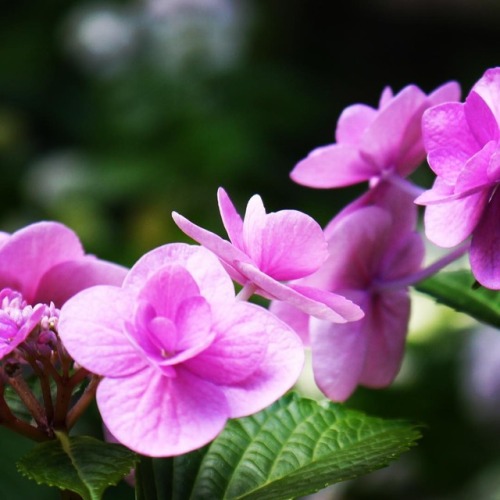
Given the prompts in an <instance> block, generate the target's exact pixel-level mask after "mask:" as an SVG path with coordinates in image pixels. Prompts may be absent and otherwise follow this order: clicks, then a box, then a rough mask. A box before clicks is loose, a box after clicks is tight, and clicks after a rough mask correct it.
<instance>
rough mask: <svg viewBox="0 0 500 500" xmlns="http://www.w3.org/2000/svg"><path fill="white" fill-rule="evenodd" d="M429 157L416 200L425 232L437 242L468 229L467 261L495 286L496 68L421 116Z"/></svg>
mask: <svg viewBox="0 0 500 500" xmlns="http://www.w3.org/2000/svg"><path fill="white" fill-rule="evenodd" d="M423 133H424V142H425V148H426V150H427V152H428V156H427V159H428V162H429V165H430V167H431V168H432V170H434V172H435V173H436V174H437V177H436V180H435V182H434V185H433V187H432V189H430V190H429V191H426V192H425V193H424V194H422V195H421V196H420V197H419V198H418V199H417V200H416V202H417V203H420V204H422V205H427V207H426V210H425V232H426V235H427V237H428V238H429V239H430V240H431V241H432V242H434V243H436V244H437V245H440V246H442V247H452V246H455V245H457V244H459V243H461V242H462V241H464V240H465V239H467V238H468V237H469V236H470V235H472V241H471V248H470V263H471V268H472V272H473V273H474V276H475V277H476V279H477V280H478V281H479V283H481V284H482V285H484V286H486V287H488V288H493V289H500V253H499V252H498V248H499V245H498V243H499V241H500V225H499V224H498V217H499V214H500V197H499V196H498V195H497V187H498V182H499V181H500V143H499V139H500V68H493V69H490V70H488V71H486V73H485V74H484V75H483V77H482V78H481V79H480V80H479V81H478V82H477V83H476V84H475V85H474V86H473V88H472V90H471V92H470V93H469V95H468V96H467V98H466V100H465V102H464V103H454V102H450V103H445V104H441V105H439V106H436V107H434V108H431V109H429V110H428V111H427V112H426V113H425V114H424V117H423Z"/></svg>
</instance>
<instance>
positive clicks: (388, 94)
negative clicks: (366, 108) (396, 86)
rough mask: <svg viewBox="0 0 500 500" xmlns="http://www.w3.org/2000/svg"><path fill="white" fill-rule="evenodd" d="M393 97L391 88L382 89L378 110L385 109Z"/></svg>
mask: <svg viewBox="0 0 500 500" xmlns="http://www.w3.org/2000/svg"><path fill="white" fill-rule="evenodd" d="M393 97H394V93H393V91H392V89H391V87H384V90H382V94H380V99H379V101H378V108H379V109H382V108H385V107H386V106H387V105H388V104H389V103H390V102H391V100H392V98H393Z"/></svg>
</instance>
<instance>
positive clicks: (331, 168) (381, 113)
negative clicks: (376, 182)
mask: <svg viewBox="0 0 500 500" xmlns="http://www.w3.org/2000/svg"><path fill="white" fill-rule="evenodd" d="M459 97H460V88H459V86H458V84H457V83H455V82H450V83H447V84H445V85H443V86H441V87H439V88H437V89H436V90H435V91H434V92H432V93H431V94H429V95H428V96H427V95H426V94H425V93H424V92H422V90H420V89H419V88H418V87H416V86H415V85H409V86H407V87H405V88H404V89H403V90H401V92H399V93H398V94H396V95H395V96H394V95H393V93H392V91H391V89H390V88H388V87H387V88H385V89H384V91H383V92H382V95H381V97H380V102H379V107H378V109H375V108H372V107H370V106H367V105H365V104H354V105H352V106H349V107H348V108H346V109H345V110H344V111H343V112H342V114H341V115H340V118H339V121H338V123H337V130H336V133H335V136H336V143H335V144H330V145H327V146H324V147H320V148H317V149H315V150H313V151H312V152H311V153H310V154H309V156H307V157H306V158H305V159H303V160H302V161H300V162H299V163H298V164H297V165H296V166H295V168H294V169H293V171H292V173H291V174H290V176H291V178H292V179H293V180H294V181H295V182H297V183H299V184H303V185H305V186H310V187H315V188H335V187H342V186H349V185H351V184H356V183H358V182H363V181H367V180H371V179H380V178H384V177H387V176H390V175H398V176H401V177H406V176H407V175H409V174H411V173H412V172H413V171H414V170H415V168H416V167H417V166H418V165H419V164H420V163H421V162H422V161H423V159H424V157H425V151H424V147H423V144H422V134H421V118H422V113H423V112H424V111H425V110H426V109H427V108H429V107H430V106H433V105H435V104H438V103H441V102H445V101H454V100H458V99H459Z"/></svg>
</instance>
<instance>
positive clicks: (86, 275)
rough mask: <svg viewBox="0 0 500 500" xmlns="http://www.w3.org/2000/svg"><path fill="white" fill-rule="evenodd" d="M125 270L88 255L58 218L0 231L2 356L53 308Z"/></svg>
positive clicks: (116, 279) (121, 275)
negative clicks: (13, 230) (12, 231)
mask: <svg viewBox="0 0 500 500" xmlns="http://www.w3.org/2000/svg"><path fill="white" fill-rule="evenodd" d="M125 274H126V269H125V268H123V267H121V266H118V265H116V264H112V263H110V262H105V261H102V260H98V259H96V258H95V257H93V256H90V255H86V254H85V253H84V251H83V248H82V245H81V243H80V241H79V239H78V237H77V236H76V234H75V233H74V232H73V231H71V230H70V229H69V228H67V227H66V226H64V225H62V224H59V223H57V222H39V223H36V224H31V225H29V226H26V227H24V228H23V229H20V230H19V231H16V232H15V233H13V234H11V235H10V234H7V233H3V232H2V233H0V342H1V344H2V345H1V346H0V359H1V358H2V357H4V356H5V355H7V354H8V353H10V352H12V351H13V350H14V349H15V348H16V347H17V346H18V345H19V344H20V343H21V342H23V341H24V340H25V339H26V337H27V336H28V335H29V333H30V332H31V331H32V330H33V329H34V328H35V327H36V326H37V325H38V324H39V322H41V321H42V320H43V318H44V317H45V316H47V317H48V316H50V314H51V311H52V312H53V310H55V306H58V307H59V306H61V305H62V304H63V303H64V302H65V301H66V300H67V299H68V298H69V297H71V296H72V295H74V294H75V293H76V292H78V291H80V290H82V289H84V288H86V287H88V286H91V285H95V284H98V283H108V284H116V285H119V284H120V283H121V282H122V281H123V278H124V277H125ZM40 326H41V330H42V331H43V330H47V331H48V330H49V328H44V326H43V325H40ZM42 341H43V342H45V340H44V339H42Z"/></svg>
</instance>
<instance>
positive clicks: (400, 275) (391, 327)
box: [271, 182, 424, 401]
mask: <svg viewBox="0 0 500 500" xmlns="http://www.w3.org/2000/svg"><path fill="white" fill-rule="evenodd" d="M416 219H417V214H416V207H415V206H414V205H413V199H412V197H411V196H410V195H409V194H407V193H406V192H404V191H401V190H399V189H398V188H396V187H395V186H393V185H391V184H389V183H385V182H382V183H380V184H378V185H377V186H376V187H375V188H374V189H372V190H371V191H370V192H369V193H368V194H367V195H365V196H364V197H362V198H361V199H360V200H358V201H356V202H355V203H354V204H353V206H351V207H347V208H346V209H345V210H344V211H343V212H341V213H340V214H339V215H338V216H337V217H336V218H335V219H333V220H332V222H331V223H330V224H329V226H328V227H327V228H326V229H325V234H326V235H327V238H328V242H329V247H328V248H329V253H330V255H329V257H328V259H327V260H326V262H325V263H324V264H323V265H322V267H321V268H320V269H319V270H318V271H317V272H316V273H314V274H313V275H312V276H310V277H308V278H305V279H303V280H299V282H297V283H298V284H301V285H306V286H312V287H315V288H319V289H323V290H329V291H333V292H336V293H341V294H342V295H345V296H346V297H348V298H350V299H351V300H353V301H355V302H356V303H357V304H359V305H360V306H361V307H362V309H363V310H364V313H365V316H364V317H363V318H362V319H361V320H359V321H356V322H353V323H348V324H344V325H342V324H335V323H331V322H328V321H324V320H318V319H316V318H311V319H309V318H307V317H306V316H305V315H304V314H303V313H302V312H300V311H298V310H296V309H293V308H291V307H289V306H288V305H286V304H279V303H273V304H272V308H271V310H272V311H273V312H275V313H276V314H277V315H278V316H279V317H281V318H282V319H283V320H284V321H286V322H287V323H289V324H290V325H291V326H293V327H294V328H296V329H297V331H298V333H299V334H300V335H301V336H302V337H303V339H304V340H305V341H306V342H308V343H310V345H311V349H312V361H313V370H314V375H315V379H316V382H317V384H318V386H319V387H320V389H321V390H322V391H323V392H324V394H325V395H327V396H328V397H329V398H330V399H333V400H336V401H343V400H345V399H347V398H348V397H349V396H350V395H351V394H352V392H353V391H354V390H355V388H356V387H357V386H358V385H364V386H367V387H374V388H378V387H385V386H387V385H389V384H390V383H391V382H392V381H393V379H394V377H395V376H396V374H397V373H398V371H399V367H400V364H401V360H402V356H403V349H404V343H405V338H406V332H407V328H408V321H409V314H410V298H409V296H408V287H407V285H405V284H403V283H404V282H405V279H406V278H407V277H408V276H411V275H412V274H413V273H415V272H416V271H418V270H419V269H420V266H421V262H422V259H423V255H424V247H423V243H422V240H421V238H420V237H419V235H418V233H417V232H416V231H415V224H416Z"/></svg>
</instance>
